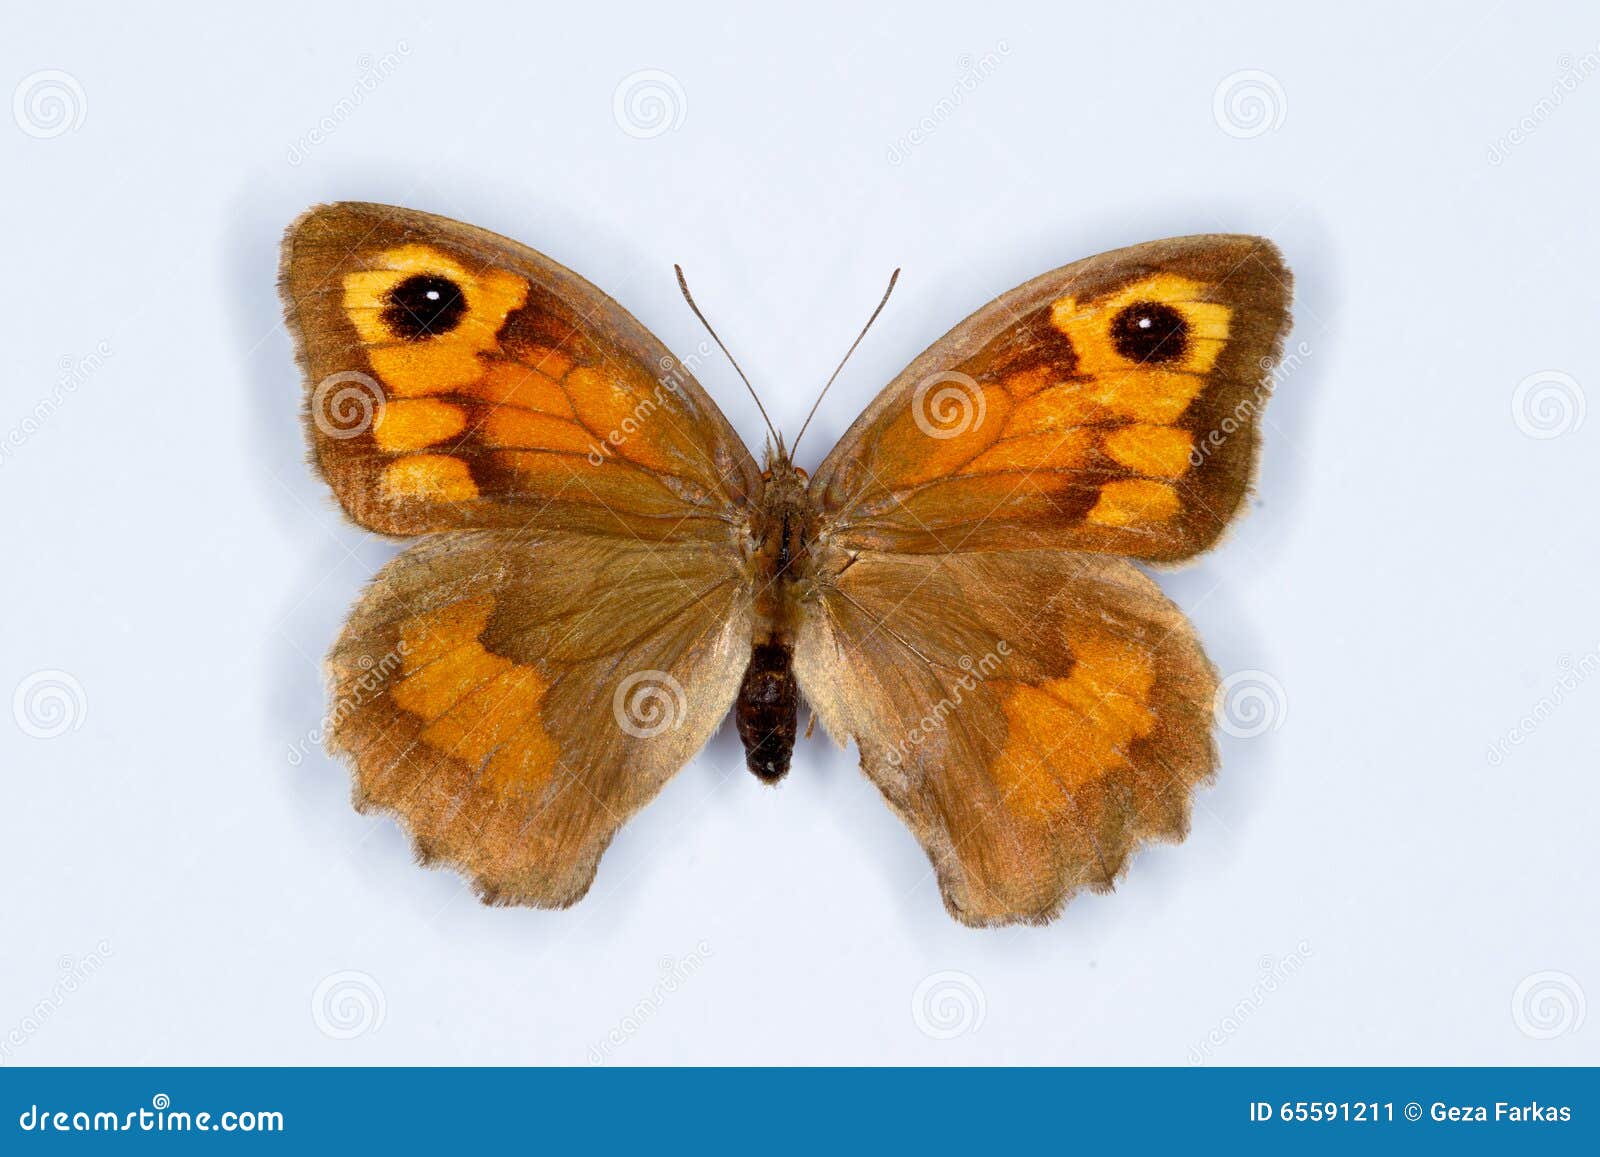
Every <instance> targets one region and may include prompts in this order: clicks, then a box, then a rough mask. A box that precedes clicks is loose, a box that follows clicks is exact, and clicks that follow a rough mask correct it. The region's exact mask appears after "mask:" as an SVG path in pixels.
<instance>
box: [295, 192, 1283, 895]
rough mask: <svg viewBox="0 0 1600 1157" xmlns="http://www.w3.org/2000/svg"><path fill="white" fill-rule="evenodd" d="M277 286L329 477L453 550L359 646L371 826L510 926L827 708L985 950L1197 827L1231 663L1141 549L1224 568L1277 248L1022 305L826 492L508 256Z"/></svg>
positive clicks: (547, 273) (355, 513) (386, 597)
mask: <svg viewBox="0 0 1600 1157" xmlns="http://www.w3.org/2000/svg"><path fill="white" fill-rule="evenodd" d="M282 284H283V296H284V301H285V305H286V312H287V316H288V322H289V327H290V329H291V330H292V331H293V333H294V335H295V338H296V341H297V343H298V354H299V360H300V362H301V364H302V366H303V367H304V369H305V371H306V375H307V380H308V390H307V392H308V399H309V406H308V408H309V415H308V416H309V422H308V431H309V434H310V437H311V442H312V446H313V451H314V456H315V460H316V462H317V464H318V465H319V466H320V468H321V470H322V472H323V473H324V475H325V476H326V477H327V480H328V482H329V484H330V485H331V486H332V487H333V490H334V492H335V493H336V494H337V495H338V498H339V501H340V502H341V503H343V505H344V507H345V509H346V510H347V511H348V512H349V513H350V515H351V517H353V518H354V519H355V520H356V521H357V522H358V523H360V524H361V525H362V526H364V527H367V528H368V529H371V530H374V531H378V532H380V533H383V534H389V535H401V536H415V535H424V536H426V537H424V538H423V539H422V540H421V541H420V542H418V543H416V544H415V545H413V546H411V547H410V548H409V549H407V550H406V551H405V552H404V553H403V554H401V555H400V556H399V557H398V558H396V559H395V560H394V561H393V562H391V563H390V564H389V565H388V566H386V567H385V568H384V569H383V571H382V572H381V573H380V574H379V576H378V577H377V579H376V581H375V582H374V583H373V584H372V586H371V588H370V589H369V590H368V591H367V592H366V594H365V595H364V596H363V597H362V599H361V602H360V603H359V605H358V606H357V607H356V609H355V611H354V612H353V613H352V615H351V617H350V621H349V623H348V624H347V625H346V627H345V629H344V632H343V634H342V635H341V636H340V638H339V641H338V642H337V643H336V644H335V646H334V648H333V652H332V654H331V656H330V660H329V662H330V667H331V677H332V684H333V696H334V706H333V710H332V713H331V718H332V724H333V726H332V732H331V739H330V744H331V746H332V747H333V748H334V749H336V750H338V751H340V752H342V753H344V755H346V756H347V757H348V758H349V759H350V761H351V763H352V764H353V766H354V769H355V779H356V788H355V796H356V805H357V806H358V807H360V808H363V809H365V808H369V807H377V808H381V809H384V810H387V811H391V812H393V813H395V814H396V815H398V816H399V817H400V819H401V820H402V822H403V823H404V824H405V825H406V826H407V827H408V828H409V830H410V832H411V834H412V836H413V837H414V838H415V841H416V845H417V849H418V852H419V854H420V855H421V857H422V858H423V859H424V860H425V861H430V860H443V861H446V862H448V863H450V864H452V865H454V866H455V867H457V868H459V869H460V870H461V871H463V872H464V873H466V874H467V875H468V876H470V877H471V879H472V880H473V882H474V885H475V886H476V888H477V890H478V892H479V894H480V895H481V896H482V897H483V898H484V899H485V900H487V901H490V902H494V903H507V904H532V905H537V906H541V907H561V906H565V905H568V904H571V903H573V902H575V901H576V900H578V899H579V898H580V897H582V896H583V895H584V893H585V892H587V891H588V889H589V886H590V884H591V882H592V881H593V879H594V875H595V871H596V869H597V867H598V865H599V861H600V856H601V854H602V853H603V852H604V851H605V848H606V846H607V844H609V843H610V841H611V838H612V836H614V835H615V834H616V832H617V830H618V828H620V827H621V826H622V824H623V823H624V822H626V820H627V819H628V817H629V816H631V815H632V814H633V813H634V812H635V811H636V810H637V809H639V808H640V807H642V806H643V805H644V804H645V803H647V802H648V801H649V800H650V799H651V798H652V797H653V796H654V795H655V794H656V793H657V792H658V791H660V790H661V787H662V785H663V784H664V783H665V782H666V780H667V779H668V777H670V776H671V775H672V774H673V773H674V772H676V771H677V770H678V769H679V768H680V767H682V766H683V765H684V763H686V762H687V761H688V760H689V759H690V757H691V756H693V755H694V753H695V752H696V751H698V750H699V749H700V747H701V746H702V745H703V744H704V743H705V742H706V740H707V739H708V738H709V737H710V736H711V734H712V732H713V731H715V730H716V728H717V726H718V724H719V723H720V722H721V721H722V719H723V718H724V716H725V715H726V714H727V712H728V710H729V708H730V707H735V705H736V719H737V722H738V728H739V734H740V736H741V738H742V739H743V741H744V744H745V750H746V754H747V761H748V763H749V766H750V769H751V770H752V771H754V772H755V773H756V775H757V776H759V777H760V778H762V779H763V780H766V781H768V782H772V781H775V780H777V779H779V778H780V777H782V775H783V774H784V772H785V771H786V770H787V769H788V766H789V757H790V752H791V750H792V748H793V744H794V739H795V730H796V717H797V711H798V705H799V700H800V697H801V695H803V696H804V698H805V700H806V701H807V702H808V703H809V704H810V705H811V707H812V709H813V710H814V712H815V714H816V715H817V716H820V717H821V719H822V722H823V724H824V725H825V726H826V728H827V730H828V731H829V733H830V734H832V735H833V737H834V738H835V739H836V740H838V741H839V742H841V743H843V742H844V741H845V740H847V739H854V740H855V741H856V744H857V745H858V747H859V748H860V752H861V765H862V767H863V769H864V770H865V771H866V774H867V775H868V776H869V777H870V778H871V779H872V781H873V782H874V783H875V784H877V786H878V788H879V789H880V790H881V791H882V792H883V795H884V798H885V799H887V800H888V802H889V805H890V807H892V808H893V809H894V810H895V812H896V813H897V814H898V815H899V816H900V817H901V818H902V819H904V820H905V821H906V823H907V824H908V825H909V826H910V827H911V829H912V831H913V832H915V833H916V835H917V838H918V839H919V840H921V842H922V844H923V846H924V847H925V848H926V849H927V852H928V855H929V858H930V859H931V860H932V862H933V866H934V869H935V870H936V872H937V873H938V878H939V884H940V888H941V889H942V891H943V894H944V900H945V904H946V906H947V907H948V908H949V910H950V912H951V913H952V914H953V915H954V916H955V917H956V918H957V919H959V920H961V921H963V922H965V923H968V924H976V925H986V924H1004V923H1010V922H1015V921H1029V922H1042V921H1044V920H1048V919H1050V918H1051V917H1052V916H1053V915H1054V914H1055V913H1056V912H1058V911H1059V910H1060V908H1061V906H1062V904H1063V903H1064V902H1065V901H1066V900H1067V899H1068V898H1069V897H1071V896H1072V894H1073V893H1074V892H1076V891H1077V890H1078V889H1079V888H1082V887H1085V886H1087V887H1090V888H1094V889H1104V888H1109V887H1110V886H1111V884H1112V883H1113V881H1114V880H1115V879H1116V878H1117V876H1118V875H1119V874H1120V873H1121V872H1122V871H1123V869H1124V868H1125V866H1126V864H1127V860H1128V857H1129V855H1130V854H1131V853H1132V851H1133V850H1134V849H1135V848H1136V847H1137V846H1138V845H1139V844H1140V843H1141V842H1143V841H1145V840H1148V839H1174V840H1176V839H1181V838H1182V837H1183V835H1184V833H1185V831H1186V829H1187V826H1188V813H1189V806H1190V799H1191V796H1192V794H1193V791H1194V789H1195V787H1196V785H1197V784H1199V783H1201V782H1203V781H1205V780H1206V779H1207V778H1208V777H1209V776H1210V775H1211V774H1212V772H1213V770H1214V769H1215V766H1216V751H1215V747H1214V744H1213V742H1212V739H1211V705H1212V698H1213V694H1214V692H1215V688H1216V673H1215V671H1214V670H1213V668H1212V666H1211V664H1210V663H1209V662H1208V661H1207V659H1206V657H1205V655H1204V653H1203V652H1202V650H1201V648H1200V644H1199V642H1198V640H1197V639H1196V638H1195V635H1194V632H1193V630H1192V628H1191V627H1190V625H1189V624H1188V622H1187V620H1185V618H1184V617H1183V615H1182V614H1181V613H1180V612H1179V611H1178V610H1177V609H1176V608H1175V607H1174V606H1173V605H1172V604H1171V603H1170V602H1168V601H1167V599H1166V598H1165V597H1164V596H1163V595H1162V594H1161V592H1160V590H1159V589H1158V588H1157V587H1156V585H1155V584H1154V583H1153V582H1152V581H1151V580H1150V579H1149V578H1147V577H1145V575H1144V574H1143V573H1142V572H1140V571H1139V570H1138V569H1136V568H1135V567H1134V566H1133V565H1132V564H1131V563H1130V562H1128V561H1126V560H1127V559H1137V560H1141V561H1149V562H1176V561H1179V560H1182V559H1187V558H1190V557H1192V556H1194V555H1196V554H1198V553H1199V552H1200V551H1203V550H1205V549H1206V548H1207V547H1209V546H1210V545H1211V544H1212V543H1213V542H1215V541H1216V539H1217V536H1218V535H1219V534H1220V533H1221V531H1222V529H1223V527H1224V526H1225V525H1226V524H1227V523H1228V521H1229V520H1230V519H1231V518H1232V517H1233V514H1234V512H1235V511H1236V510H1237V509H1238V507H1239V505H1240V503H1241V501H1242V500H1243V498H1244V495H1245V492H1246V490H1247V488H1248V485H1249V480H1250V476H1251V471H1252V467H1253V462H1254V459H1255V453H1256V443H1257V418H1258V415H1259V411H1260V408H1261V405H1262V403H1263V402H1264V401H1265V398H1266V396H1267V393H1268V392H1269V390H1270V372H1271V369H1272V367H1273V365H1274V364H1275V361H1276V359H1277V357H1278V354H1279V350H1280V347H1281V345H1282V340H1283V335H1284V332H1285V330H1286V329H1287V327H1288V324H1289V315H1288V303H1289V275H1288V272H1287V270H1286V269H1285V268H1284V265H1283V263H1282V260H1281V258H1280V257H1279V255H1278V252H1277V250H1276V249H1275V248H1274V247H1273V246H1272V245H1271V244H1270V243H1269V242H1267V241H1264V240H1261V239H1260V238H1255V237H1237V236H1202V237H1186V238H1177V239H1174V240H1169V241H1158V242H1154V243H1152V244H1148V245H1140V246H1135V247H1133V248H1130V249H1123V250H1119V251H1117V252H1115V253H1108V254H1104V255H1102V256H1099V257H1093V258H1090V259H1088V260H1086V261H1080V262H1077V263H1075V264H1072V265H1068V266H1065V267H1063V268H1061V269H1057V270H1056V271H1054V272H1052V273H1047V274H1045V275H1044V276H1042V277H1039V278H1037V279H1036V280H1034V281H1031V282H1029V283H1028V284H1026V285H1023V286H1020V287H1019V288H1017V289H1014V290H1012V291H1011V292H1010V293H1007V294H1005V295H1004V296H1002V297H1000V298H998V299H997V300H995V301H993V302H991V303H989V304H988V305H986V306H985V307H984V308H982V309H980V310H979V311H978V312H977V313H975V314H973V315H972V316H971V317H969V318H968V319H967V320H966V321H964V322H962V323H961V324H960V325H958V326H957V327H956V328H955V329H954V330H952V331H951V332H950V333H949V334H947V335H946V336H945V337H944V338H943V339H942V340H941V341H939V342H938V343H937V344H936V345H934V346H933V348H931V349H930V350H928V352H926V353H925V354H923V355H922V356H921V357H919V358H918V359H917V360H916V361H914V362H912V363H911V365H910V366H909V367H907V369H906V370H905V372H904V373H902V374H901V375H900V376H899V377H898V378H896V379H895V381H894V382H893V383H891V384H890V385H889V387H888V388H887V389H885V390H884V391H883V393H881V394H880V395H879V396H878V398H877V400H876V401H874V402H873V403H872V405H871V406H869V407H868V408H867V410H866V412H865V413H863V414H862V415H861V417H860V418H859V419H857V420H856V422H855V424H854V425H853V426H851V427H850V429H849V431H848V432H847V433H846V434H845V436H844V438H843V439H842V440H841V441H840V443H839V445H838V446H837V447H835V448H834V450H833V452H832V453H831V454H829V455H828V457H827V458H826V460H825V461H824V462H823V463H822V465H821V467H820V468H819V469H818V470H817V473H816V475H815V476H814V477H812V478H810V479H809V480H808V479H807V477H806V475H805V473H804V472H803V471H801V470H799V469H798V468H796V467H795V466H794V465H793V463H792V462H791V460H790V456H789V452H787V451H786V450H785V448H784V446H783V442H782V440H781V439H779V440H777V446H776V449H769V451H768V454H767V462H766V468H765V469H762V468H760V467H758V466H757V465H756V462H755V460H754V459H753V458H752V457H751V456H750V453H749V452H748V451H747V450H746V448H745V446H744V445H743V443H742V442H741V441H740V440H739V437H738V435H737V434H736V433H735V432H734V430H733V428H732V427H731V426H730V425H729V423H728V421H727V419H726V418H724V417H723V415H722V413H721V412H720V411H719V410H718V409H717V407H716V406H715V405H714V404H713V403H712V402H711V400H710V398H709V397H707V396H706V394H705V392H704V391H703V390H702V389H701V388H700V386H699V385H698V384H697V383H696V382H695V380H694V379H693V377H692V376H691V375H690V374H689V373H688V371H687V370H686V369H685V368H684V366H683V365H682V364H681V363H680V362H679V361H678V360H677V359H676V358H674V357H673V356H672V355H671V354H670V353H669V352H668V351H667V350H666V348H665V347H663V346H662V345H661V343H660V342H658V341H657V340H656V339H655V338H654V337H652V336H651V335H650V334H649V333H648V332H647V331H646V330H645V329H644V327H643V326H641V325H640V324H639V323H638V322H637V321H635V320H634V319H633V318H632V317H631V316H629V315H628V314H627V313H626V312H625V311H624V310H623V309H622V307H621V306H619V305H617V303H616V302H614V301H612V300H611V299H610V298H609V297H607V296H606V295H605V294H604V293H602V292H600V290H598V289H596V288H595V287H594V286H592V285H590V284H589V283H588V282H586V281H584V280H582V279H581V278H579V277H578V276H577V275H576V274H573V273H572V272H570V271H569V270H567V269H564V268H563V267H561V266H560V265H557V264H556V263H555V262H553V261H551V260H550V259H549V258H548V257H545V256H544V255H542V254H540V253H537V252H535V251H533V250H531V249H528V248H525V247H524V246H521V245H518V244H515V243H514V242H511V241H508V240H505V239H504V238H501V237H497V236H494V235H493V234H490V233H487V232H484V231H482V230H479V229H474V228H471V227H469V226H466V225H462V224H459V223H457V222H454V221H449V220H445V219H443V218H439V217H433V216H429V215H427V214H424V213H417V212H412V211H409V210H405V209H397V208H391V207H388V206H382V205H367V204H337V205H330V206H324V207H321V208H317V209H314V210H312V211H311V212H309V213H308V214H306V215H305V216H304V217H302V218H301V219H300V220H299V221H297V222H296V223H295V224H294V225H293V226H292V227H291V228H290V230H289V233H288V237H287V239H286V241H285V245H284V255H283V273H282ZM691 304H692V302H691ZM880 308H881V306H880ZM697 312H698V311H697Z"/></svg>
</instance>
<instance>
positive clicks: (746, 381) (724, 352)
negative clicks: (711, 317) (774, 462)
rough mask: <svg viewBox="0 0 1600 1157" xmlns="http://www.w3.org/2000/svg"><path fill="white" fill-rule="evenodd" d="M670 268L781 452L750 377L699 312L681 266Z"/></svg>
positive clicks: (777, 437)
mask: <svg viewBox="0 0 1600 1157" xmlns="http://www.w3.org/2000/svg"><path fill="white" fill-rule="evenodd" d="M672 270H673V272H674V273H676V274H677V275H678V288H679V289H680V290H682V291H683V300H685V301H687V302H688V303H689V308H690V309H692V310H694V315H695V316H696V317H698V318H699V319H700V324H701V325H703V326H705V327H706V332H707V333H708V334H710V335H711V340H712V341H714V342H716V343H717V348H718V349H720V350H721V351H722V355H723V357H725V358H727V359H728V361H729V363H730V364H731V365H732V366H733V368H734V371H735V372H737V373H738V375H739V380H740V381H742V382H744V388H745V389H747V390H749V391H750V396H751V397H752V398H755V400H756V409H758V410H760V411H761V420H762V421H763V422H765V423H766V424H767V433H769V434H771V435H772V440H773V441H774V442H776V443H777V445H778V450H779V452H780V453H781V452H782V450H783V438H782V436H781V435H780V434H779V433H778V431H777V430H776V429H774V428H773V425H772V419H771V418H769V417H767V408H766V407H765V406H763V405H762V404H761V398H760V397H759V396H758V395H757V394H756V388H755V387H754V386H752V385H751V384H750V379H749V378H747V377H745V376H744V371H743V370H741V369H739V363H738V362H736V361H734V360H733V355H732V354H730V353H729V352H728V347H727V346H725V345H723V344H722V339H721V338H720V337H718V336H717V331H716V330H714V329H712V328H711V323H710V322H709V321H707V320H706V315H705V314H703V313H701V312H700V307H699V306H698V305H696V304H695V303H694V296H693V295H692V294H691V293H690V292H689V283H688V282H687V281H685V280H684V278H683V266H681V265H674V266H673V267H672Z"/></svg>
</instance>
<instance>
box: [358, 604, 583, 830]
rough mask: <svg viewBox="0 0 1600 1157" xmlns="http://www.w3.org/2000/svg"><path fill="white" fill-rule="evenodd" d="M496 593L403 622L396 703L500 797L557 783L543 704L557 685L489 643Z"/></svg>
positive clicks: (431, 741)
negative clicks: (552, 775) (474, 769)
mask: <svg viewBox="0 0 1600 1157" xmlns="http://www.w3.org/2000/svg"><path fill="white" fill-rule="evenodd" d="M493 611H494V599H493V598H492V597H490V596H483V597H480V598H475V599H469V600H466V601H464V602H459V603H452V604H449V605H447V606H444V607H441V608H439V609H436V610H432V611H428V612H426V613H425V614H421V615H416V616H414V617H412V618H410V619H407V620H405V621H404V622H403V623H402V624H401V625H400V643H399V647H398V650H399V652H400V654H401V655H403V656H404V659H403V666H402V668H401V674H400V677H399V678H398V679H397V680H396V682H395V684H394V686H393V687H392V689H391V691H390V696H391V698H392V699H393V700H394V702H395V705H396V706H398V707H399V708H400V709H401V710H403V711H407V712H409V713H411V714H412V715H415V716H416V717H417V718H419V719H420V720H422V721H423V722H424V724H425V726H424V727H423V729H422V732H421V739H422V742H424V743H426V744H428V745H429V746H430V747H432V748H434V749H435V750H437V751H439V752H440V753H441V754H443V755H446V756H449V757H451V758H453V759H457V760H460V761H461V762H463V763H465V764H468V765H469V766H479V765H481V774H480V780H479V782H480V783H481V785H482V786H483V787H484V788H486V789H487V790H489V791H490V792H491V793H492V794H493V795H494V796H495V797H496V798H500V799H504V798H506V797H508V796H520V795H529V794H533V793H534V792H536V791H538V790H539V789H540V788H542V787H543V785H544V784H545V783H546V782H547V781H548V780H549V778H550V773H551V771H552V769H553V768H554V767H555V763H556V755H557V752H556V745H555V743H554V741H553V740H552V739H551V738H550V736H549V735H548V734H546V732H545V729H544V723H543V719H542V715H541V704H542V702H543V699H544V695H545V692H546V691H548V690H549V689H550V683H549V681H548V680H546V679H545V678H544V676H543V675H541V674H540V672H539V671H538V670H536V669H535V668H533V667H526V666H521V665H519V664H517V663H514V662H512V661H511V660H510V659H507V658H505V657H503V656H500V655H496V654H493V653H492V652H490V651H489V650H488V649H487V648H486V647H485V646H484V645H483V643H482V642H481V636H482V634H483V631H484V628H485V627H486V626H487V625H488V622H489V616H490V614H491V613H492V612H493Z"/></svg>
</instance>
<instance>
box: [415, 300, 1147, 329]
mask: <svg viewBox="0 0 1600 1157" xmlns="http://www.w3.org/2000/svg"><path fill="white" fill-rule="evenodd" d="M428 296H429V297H437V296H438V294H434V293H430V294H429V295H428ZM1139 328H1140V329H1149V328H1150V319H1149V318H1148V317H1141V318H1140V319H1139Z"/></svg>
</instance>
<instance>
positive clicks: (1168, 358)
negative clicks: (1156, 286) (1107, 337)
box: [1111, 301, 1189, 364]
mask: <svg viewBox="0 0 1600 1157" xmlns="http://www.w3.org/2000/svg"><path fill="white" fill-rule="evenodd" d="M1111 341H1112V344H1114V345H1115V346H1116V347H1117V352H1118V353H1119V354H1121V355H1122V356H1123V357H1125V358H1127V359H1128V360H1129V361H1130V362H1143V363H1146V364H1159V363H1161V362H1172V361H1177V360H1178V359H1179V358H1181V357H1182V356H1183V355H1184V352H1185V351H1186V350H1187V349H1188V348H1189V323H1188V322H1186V321H1184V320H1183V314H1181V313H1179V312H1178V311H1177V310H1175V309H1173V308H1172V306H1170V305H1165V304H1163V303H1162V302H1159V301H1136V302H1134V303H1133V304H1132V305H1130V306H1128V307H1127V308H1126V309H1124V310H1123V311H1122V312H1121V313H1119V314H1117V316H1116V317H1114V318H1112V320H1111Z"/></svg>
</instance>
